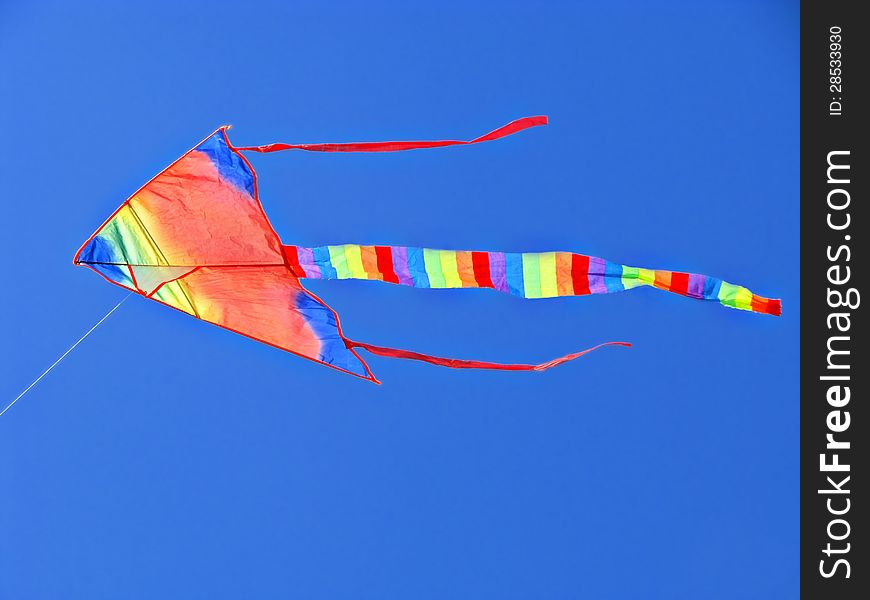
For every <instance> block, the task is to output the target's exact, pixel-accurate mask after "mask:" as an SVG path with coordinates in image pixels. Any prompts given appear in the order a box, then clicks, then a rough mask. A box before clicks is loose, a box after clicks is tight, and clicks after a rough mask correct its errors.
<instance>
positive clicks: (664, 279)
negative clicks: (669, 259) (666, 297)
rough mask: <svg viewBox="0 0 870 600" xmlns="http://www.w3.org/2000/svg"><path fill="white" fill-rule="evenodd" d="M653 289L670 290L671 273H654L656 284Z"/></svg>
mask: <svg viewBox="0 0 870 600" xmlns="http://www.w3.org/2000/svg"><path fill="white" fill-rule="evenodd" d="M655 287H657V288H659V289H660V290H670V289H671V272H670V271H656V282H655Z"/></svg>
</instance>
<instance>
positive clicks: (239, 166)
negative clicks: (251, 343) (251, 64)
mask: <svg viewBox="0 0 870 600" xmlns="http://www.w3.org/2000/svg"><path fill="white" fill-rule="evenodd" d="M546 122H547V120H546V117H528V118H525V119H519V120H517V121H514V122H512V123H510V124H508V125H506V126H504V127H502V128H500V129H497V130H495V131H493V132H491V133H489V134H487V135H484V136H482V137H479V138H476V139H474V140H470V141H460V140H443V141H425V142H369V143H356V144H296V145H291V144H270V145H267V146H252V147H241V148H237V147H233V146H232V144H231V143H230V141H229V139H228V137H227V134H226V130H227V129H228V127H221V128H219V129H218V130H216V131H215V132H214V133H213V134H211V135H210V136H208V137H207V138H206V139H205V140H203V141H202V142H200V143H199V144H198V145H197V146H195V147H194V148H193V149H191V150H189V151H188V152H187V153H185V154H184V155H183V156H181V158H179V159H178V160H176V161H175V162H174V163H172V164H171V165H169V167H167V168H166V169H164V170H163V171H162V172H161V173H159V174H158V175H157V176H155V177H154V178H153V179H151V180H150V181H149V182H148V183H146V184H145V185H144V186H142V187H141V188H140V189H139V190H138V191H137V192H136V193H134V194H133V195H132V196H131V197H130V198H129V199H127V200H126V201H125V202H124V203H123V204H122V205H121V206H120V207H119V208H118V209H117V210H116V211H115V212H114V213H113V214H112V215H111V216H110V217H109V219H108V220H107V221H106V222H105V223H103V225H102V226H100V228H99V229H98V230H97V231H96V232H95V233H94V234H93V235H92V236H91V237H90V238H88V240H87V241H86V242H85V244H84V245H83V246H82V247H81V248H80V249H79V250H78V252H77V253H76V255H75V258H74V262H75V264H78V265H85V266H87V267H88V268H90V269H92V270H94V271H95V272H97V273H99V274H100V275H101V276H103V277H104V278H105V279H107V280H108V281H110V282H111V283H114V284H115V285H119V286H121V287H123V288H125V289H127V290H130V291H133V292H136V293H138V294H141V295H143V296H145V297H147V298H151V299H152V300H155V301H157V302H160V303H162V304H165V305H167V306H170V307H172V308H175V309H177V310H180V311H182V312H185V313H187V314H189V315H191V316H193V317H196V318H198V319H201V320H204V321H208V322H209V323H213V324H215V325H218V326H220V327H223V328H225V329H229V330H231V331H234V332H236V333H239V334H242V335H245V336H247V337H250V338H253V339H255V340H258V341H260V342H263V343H266V344H269V345H271V346H275V347H277V348H280V349H282V350H286V351H288V352H292V353H294V354H297V355H299V356H302V357H304V358H308V359H311V360H314V361H317V362H319V363H321V364H325V365H327V366H330V367H333V368H335V369H338V370H340V371H344V372H346V373H350V374H352V375H356V376H358V377H362V378H364V379H368V380H371V381H377V380H376V379H375V377H374V375H372V372H371V370H370V369H369V367H368V365H367V364H366V363H365V361H363V360H362V358H360V356H359V355H358V354H357V353H356V351H355V350H354V349H355V348H365V349H367V350H369V351H370V352H372V353H375V354H379V355H382V356H390V357H397V358H410V359H414V360H423V361H426V362H430V363H434V364H438V365H442V366H449V367H454V368H486V369H505V370H538V371H540V370H545V369H548V368H551V367H553V366H556V365H558V364H561V363H562V362H565V361H567V360H571V359H573V358H577V357H578V356H581V355H582V354H585V353H586V352H588V351H589V350H587V351H583V352H579V353H575V354H570V355H567V356H564V357H561V358H557V359H555V360H552V361H549V362H547V363H543V364H540V365H525V364H520V365H504V364H498V363H488V362H481V361H464V360H457V359H449V358H439V357H434V356H429V355H425V354H420V353H416V352H410V351H406V350H397V349H392V348H384V347H381V346H374V345H371V344H365V343H361V342H354V341H351V340H349V339H348V338H346V337H345V336H344V334H343V333H342V331H341V325H340V323H339V319H338V315H337V314H336V313H335V311H334V310H332V309H331V308H330V307H329V306H327V305H326V304H325V303H324V302H323V301H322V300H320V298H318V297H317V296H315V295H314V294H312V293H311V292H309V291H308V290H306V289H305V288H304V287H303V286H302V284H301V282H300V278H304V277H310V278H322V279H346V278H357V279H376V280H380V281H386V282H390V283H399V284H404V285H411V286H414V287H427V288H437V287H442V288H444V287H488V288H492V289H496V290H500V291H503V292H507V293H511V294H513V295H517V296H521V297H525V298H542V297H550V296H564V295H581V294H589V293H606V292H613V291H620V290H623V289H629V288H632V287H637V286H641V285H650V286H653V287H658V288H661V289H665V290H668V291H672V292H676V293H679V294H682V295H686V296H691V297H695V298H699V299H705V300H715V301H718V302H721V303H722V304H725V305H727V306H732V307H734V308H740V309H744V310H751V311H754V312H762V313H768V314H779V312H780V304H779V300H770V299H767V298H762V297H760V296H756V295H754V294H752V293H751V292H749V290H747V289H746V288H742V287H740V286H733V285H731V284H728V283H725V282H723V281H721V280H718V279H715V278H710V277H705V276H702V275H694V274H689V273H675V272H671V271H651V270H647V269H636V268H632V267H627V266H623V265H617V264H614V263H610V262H608V261H604V260H602V259H598V258H595V257H588V256H584V255H579V254H573V253H564V252H558V253H556V252H547V253H524V254H516V253H497V252H457V251H446V250H429V249H419V248H405V247H398V246H396V247H394V246H356V245H345V246H323V247H320V248H302V247H298V246H286V245H283V244H282V243H281V240H280V239H279V237H278V235H277V233H276V232H275V230H274V229H273V228H272V225H271V223H270V222H269V220H268V218H267V217H266V215H265V213H264V212H263V208H262V206H261V204H260V201H259V198H258V194H257V178H256V174H255V173H254V170H253V168H252V167H251V165H250V163H249V162H248V161H247V160H246V158H245V157H244V156H243V155H242V151H254V152H275V151H280V150H306V151H315V152H391V151H399V150H410V149H415V148H433V147H442V146H453V145H465V144H474V143H479V142H485V141H489V140H494V139H498V138H500V137H504V136H506V135H510V134H512V133H515V132H517V131H521V130H523V129H526V128H529V127H534V126H537V125H543V124H545V123H546ZM609 344H615V345H628V344H625V343H624V342H610V343H608V344H602V345H609ZM597 347H598V346H596V348H597ZM593 349H594V348H591V349H590V350H593Z"/></svg>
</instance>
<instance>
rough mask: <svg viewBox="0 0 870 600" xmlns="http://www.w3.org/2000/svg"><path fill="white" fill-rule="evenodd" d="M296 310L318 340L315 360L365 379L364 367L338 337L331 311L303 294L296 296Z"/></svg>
mask: <svg viewBox="0 0 870 600" xmlns="http://www.w3.org/2000/svg"><path fill="white" fill-rule="evenodd" d="M296 310H297V312H299V314H301V315H302V316H303V317H305V321H306V322H307V323H308V325H309V326H310V327H311V329H312V331H313V332H314V335H315V336H317V338H318V339H319V340H320V354H319V355H318V356H317V357H316V358H317V360H319V361H321V362H325V363H326V364H328V365H332V366H335V367H339V368H341V369H344V370H345V371H350V372H351V373H354V374H356V375H362V376H363V377H365V375H366V369H365V367H364V366H363V364H362V363H361V362H360V360H359V359H358V358H357V357H356V356H355V355H354V354H353V352H351V351H350V350H349V349H348V347H347V344H345V342H344V340H343V339H342V338H341V336H340V335H339V333H338V323H336V322H335V315H333V314H332V311H331V310H329V309H328V308H326V307H325V306H324V305H323V304H321V303H320V302H318V301H317V300H315V299H314V298H312V297H311V296H309V295H308V294H306V293H304V292H300V293H299V294H298V295H297V296H296Z"/></svg>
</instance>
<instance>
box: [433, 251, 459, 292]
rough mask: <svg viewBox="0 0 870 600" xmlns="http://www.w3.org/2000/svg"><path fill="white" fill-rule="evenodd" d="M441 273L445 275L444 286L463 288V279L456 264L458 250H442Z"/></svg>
mask: <svg viewBox="0 0 870 600" xmlns="http://www.w3.org/2000/svg"><path fill="white" fill-rule="evenodd" d="M439 253H440V254H441V273H442V275H444V286H445V287H449V288H461V287H462V279H461V278H460V277H459V266H458V265H457V264H456V252H454V251H453V250H440V251H439Z"/></svg>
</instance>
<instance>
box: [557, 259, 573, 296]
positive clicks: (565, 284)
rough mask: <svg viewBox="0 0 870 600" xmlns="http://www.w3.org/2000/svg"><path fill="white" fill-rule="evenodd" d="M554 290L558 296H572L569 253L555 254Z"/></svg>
mask: <svg viewBox="0 0 870 600" xmlns="http://www.w3.org/2000/svg"><path fill="white" fill-rule="evenodd" d="M556 290H557V291H558V293H559V295H560V296H573V295H574V280H573V278H572V277H571V253H570V252H556Z"/></svg>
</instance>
